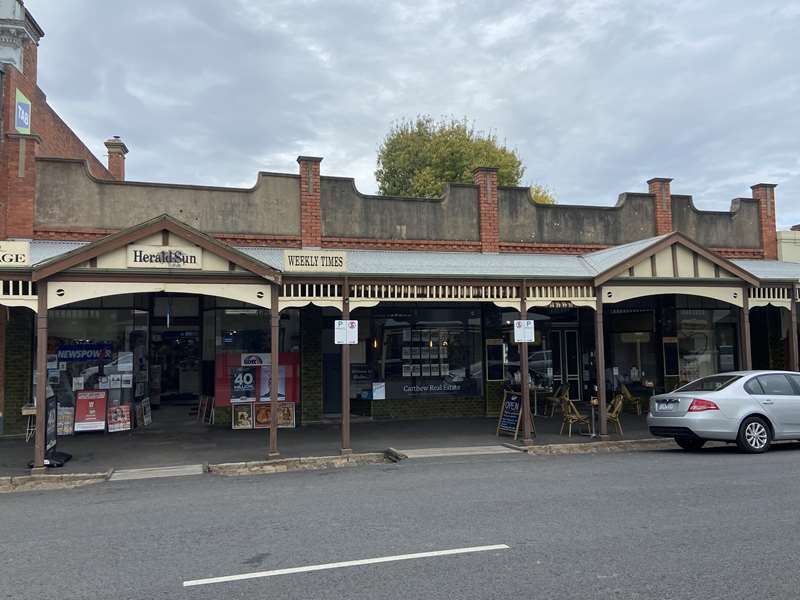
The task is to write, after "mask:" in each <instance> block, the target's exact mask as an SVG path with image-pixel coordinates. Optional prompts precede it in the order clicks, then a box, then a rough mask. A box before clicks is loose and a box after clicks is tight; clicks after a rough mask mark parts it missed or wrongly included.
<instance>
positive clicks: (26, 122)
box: [14, 90, 31, 134]
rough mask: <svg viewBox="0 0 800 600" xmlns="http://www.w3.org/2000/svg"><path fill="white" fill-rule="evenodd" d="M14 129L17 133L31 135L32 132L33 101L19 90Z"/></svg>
mask: <svg viewBox="0 0 800 600" xmlns="http://www.w3.org/2000/svg"><path fill="white" fill-rule="evenodd" d="M14 127H15V128H16V130H17V133H24V134H30V132H31V101H30V100H28V98H26V97H25V94H23V93H22V92H20V91H19V90H17V102H16V108H15V109H14Z"/></svg>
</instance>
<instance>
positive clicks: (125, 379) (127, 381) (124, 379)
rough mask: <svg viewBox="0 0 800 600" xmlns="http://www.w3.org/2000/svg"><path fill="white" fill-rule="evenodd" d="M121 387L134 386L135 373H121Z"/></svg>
mask: <svg viewBox="0 0 800 600" xmlns="http://www.w3.org/2000/svg"><path fill="white" fill-rule="evenodd" d="M120 387H121V388H132V387H133V373H122V375H120Z"/></svg>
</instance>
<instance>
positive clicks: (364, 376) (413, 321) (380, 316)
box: [351, 307, 483, 400]
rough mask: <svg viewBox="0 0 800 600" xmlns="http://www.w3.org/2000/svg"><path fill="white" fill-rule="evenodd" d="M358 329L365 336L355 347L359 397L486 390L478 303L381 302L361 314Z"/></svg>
mask: <svg viewBox="0 0 800 600" xmlns="http://www.w3.org/2000/svg"><path fill="white" fill-rule="evenodd" d="M362 331H363V332H364V333H363V334H362V333H361V332H362ZM359 333H360V337H362V339H360V340H359V344H358V345H356V346H354V347H352V348H351V393H352V395H353V397H354V398H363V399H372V400H381V399H389V400H397V399H404V398H434V397H447V396H451V397H477V396H480V395H482V393H483V354H482V330H481V312H480V309H478V308H417V307H396V308H392V307H379V308H376V309H372V310H371V311H370V313H369V314H368V315H365V314H363V313H362V314H361V315H359Z"/></svg>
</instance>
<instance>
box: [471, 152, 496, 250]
mask: <svg viewBox="0 0 800 600" xmlns="http://www.w3.org/2000/svg"><path fill="white" fill-rule="evenodd" d="M472 181H474V182H475V185H477V186H478V206H479V207H480V214H481V223H480V227H481V252H500V230H499V225H498V221H497V169H496V168H494V167H476V168H475V169H473V170H472Z"/></svg>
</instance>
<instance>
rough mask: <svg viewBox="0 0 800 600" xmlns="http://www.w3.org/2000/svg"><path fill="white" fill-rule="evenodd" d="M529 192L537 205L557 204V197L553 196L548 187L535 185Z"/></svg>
mask: <svg viewBox="0 0 800 600" xmlns="http://www.w3.org/2000/svg"><path fill="white" fill-rule="evenodd" d="M528 191H529V193H530V195H531V200H533V201H534V202H536V204H555V203H556V197H555V196H553V192H551V191H550V190H549V189H548V188H547V187H546V186H543V185H540V184H538V183H535V184H533V185H532V186H531V187H530V188H529V190H528Z"/></svg>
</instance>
